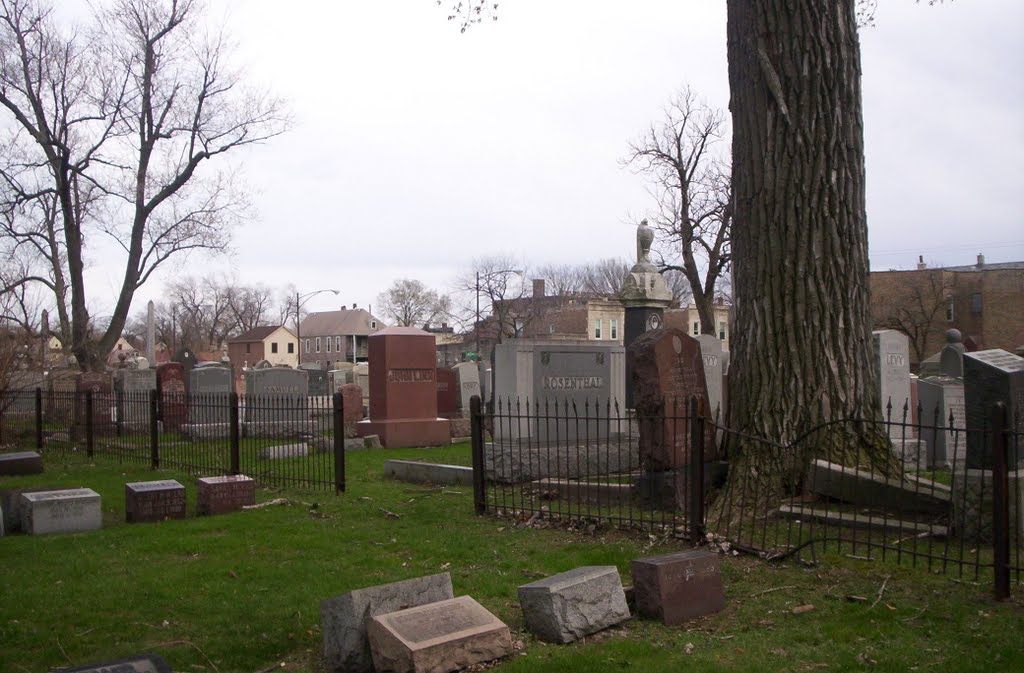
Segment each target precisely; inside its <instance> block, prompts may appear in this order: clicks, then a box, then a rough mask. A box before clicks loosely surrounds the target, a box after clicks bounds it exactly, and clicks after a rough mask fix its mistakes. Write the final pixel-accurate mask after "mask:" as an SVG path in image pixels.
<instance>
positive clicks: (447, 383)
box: [437, 367, 459, 418]
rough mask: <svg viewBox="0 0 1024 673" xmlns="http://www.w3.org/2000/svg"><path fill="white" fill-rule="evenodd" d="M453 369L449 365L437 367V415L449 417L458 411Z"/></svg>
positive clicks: (455, 380)
mask: <svg viewBox="0 0 1024 673" xmlns="http://www.w3.org/2000/svg"><path fill="white" fill-rule="evenodd" d="M458 385H459V384H458V379H457V378H456V376H455V370H454V369H451V368H450V367H438V368H437V415H438V416H443V417H444V418H450V417H451V416H453V415H455V414H456V413H458V410H459V393H458Z"/></svg>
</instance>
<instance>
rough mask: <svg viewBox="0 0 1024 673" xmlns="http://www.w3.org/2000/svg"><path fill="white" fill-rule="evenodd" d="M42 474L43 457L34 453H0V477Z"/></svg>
mask: <svg viewBox="0 0 1024 673" xmlns="http://www.w3.org/2000/svg"><path fill="white" fill-rule="evenodd" d="M42 472H43V457H42V456H40V455H39V454H38V453H36V452H35V451H18V452H16V453H0V476H3V477H11V476H20V475H24V474H42Z"/></svg>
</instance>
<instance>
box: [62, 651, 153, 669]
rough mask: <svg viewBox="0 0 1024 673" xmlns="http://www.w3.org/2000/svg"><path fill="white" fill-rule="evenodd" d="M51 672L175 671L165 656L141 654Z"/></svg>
mask: <svg viewBox="0 0 1024 673" xmlns="http://www.w3.org/2000/svg"><path fill="white" fill-rule="evenodd" d="M50 673H173V672H172V671H171V667H170V666H168V665H167V662H166V661H164V659H163V657H160V656H157V655H155V654H140V655H138V656H135V657H130V658H128V659H118V660H117V661H104V662H100V663H96V664H89V665H87V666H79V667H78V668H58V669H56V670H53V671H50Z"/></svg>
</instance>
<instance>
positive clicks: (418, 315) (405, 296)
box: [377, 278, 451, 327]
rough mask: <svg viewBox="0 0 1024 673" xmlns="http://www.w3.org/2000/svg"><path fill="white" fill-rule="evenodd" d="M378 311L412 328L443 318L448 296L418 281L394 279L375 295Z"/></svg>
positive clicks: (448, 300)
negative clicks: (388, 285)
mask: <svg viewBox="0 0 1024 673" xmlns="http://www.w3.org/2000/svg"><path fill="white" fill-rule="evenodd" d="M377 304H378V305H379V306H380V310H381V312H382V313H383V314H384V315H385V316H387V317H389V318H391V320H392V321H393V322H394V323H395V324H396V325H402V326H404V327H413V326H419V325H426V324H429V323H432V322H434V321H437V320H446V319H447V317H448V315H449V314H450V313H451V299H450V298H449V297H448V296H447V295H441V294H438V293H437V292H435V291H433V290H430V289H428V288H427V286H426V285H424V284H423V283H421V282H420V281H418V280H409V279H407V278H403V279H401V280H396V281H395V282H394V283H392V284H391V287H389V288H388V289H387V290H385V291H384V292H382V293H381V294H379V295H378V296H377Z"/></svg>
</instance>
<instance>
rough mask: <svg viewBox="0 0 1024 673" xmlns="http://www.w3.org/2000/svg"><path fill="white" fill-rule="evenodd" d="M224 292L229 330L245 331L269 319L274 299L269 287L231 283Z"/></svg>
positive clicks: (263, 323) (264, 323)
mask: <svg viewBox="0 0 1024 673" xmlns="http://www.w3.org/2000/svg"><path fill="white" fill-rule="evenodd" d="M225 292H226V296H225V299H226V301H227V305H228V312H229V313H230V317H231V329H230V331H231V332H239V333H241V332H247V331H249V330H251V329H253V328H254V327H260V326H263V325H266V324H267V323H268V322H269V321H270V315H271V311H272V310H273V303H274V300H273V296H272V291H271V290H270V289H269V288H266V287H263V286H261V285H252V286H240V285H236V284H231V285H229V286H228V287H226V288H225ZM282 324H283V323H282Z"/></svg>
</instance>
